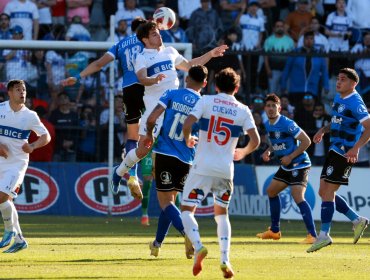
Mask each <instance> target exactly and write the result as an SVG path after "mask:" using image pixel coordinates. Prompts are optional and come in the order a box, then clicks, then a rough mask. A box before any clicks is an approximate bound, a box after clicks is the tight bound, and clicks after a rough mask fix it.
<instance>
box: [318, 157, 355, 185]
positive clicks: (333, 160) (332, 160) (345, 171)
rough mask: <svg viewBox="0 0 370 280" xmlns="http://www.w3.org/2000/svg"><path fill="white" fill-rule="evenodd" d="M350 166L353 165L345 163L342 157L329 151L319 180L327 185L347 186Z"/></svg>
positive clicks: (345, 160)
mask: <svg viewBox="0 0 370 280" xmlns="http://www.w3.org/2000/svg"><path fill="white" fill-rule="evenodd" d="M352 166H353V164H352V163H349V162H347V159H346V158H345V157H344V156H342V155H340V154H338V153H336V152H334V151H333V150H330V151H329V153H328V156H327V157H326V160H325V163H324V166H323V167H322V171H321V176H320V178H321V179H324V181H326V182H329V183H333V184H338V185H346V186H347V185H348V178H349V175H351V170H352Z"/></svg>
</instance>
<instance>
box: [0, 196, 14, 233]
mask: <svg viewBox="0 0 370 280" xmlns="http://www.w3.org/2000/svg"><path fill="white" fill-rule="evenodd" d="M0 211H1V216H2V217H3V221H4V227H5V230H7V231H14V228H13V208H12V203H11V202H10V201H9V200H7V201H5V202H3V203H0Z"/></svg>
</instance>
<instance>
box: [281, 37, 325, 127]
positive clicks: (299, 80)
mask: <svg viewBox="0 0 370 280" xmlns="http://www.w3.org/2000/svg"><path fill="white" fill-rule="evenodd" d="M295 52H297V53H301V54H303V55H302V56H290V57H289V58H288V60H287V62H286V64H285V67H284V71H283V75H282V77H281V80H280V86H281V90H282V92H283V93H288V94H289V100H290V101H291V103H292V104H293V106H295V107H296V105H297V104H300V102H301V100H302V97H303V96H304V95H305V94H306V93H310V94H313V95H314V96H315V97H320V95H321V84H322V85H323V87H324V89H325V93H327V92H328V91H329V74H328V69H327V64H326V60H325V58H323V57H317V56H311V55H312V54H314V53H315V52H316V51H315V49H314V33H313V32H312V31H308V32H306V33H305V34H304V40H303V47H301V48H297V49H296V50H295ZM288 81H289V86H288ZM287 89H289V92H288V90H287ZM306 132H307V131H306Z"/></svg>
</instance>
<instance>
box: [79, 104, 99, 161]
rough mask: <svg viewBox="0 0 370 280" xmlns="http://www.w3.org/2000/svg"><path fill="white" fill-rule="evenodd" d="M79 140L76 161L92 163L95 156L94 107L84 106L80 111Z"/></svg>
mask: <svg viewBox="0 0 370 280" xmlns="http://www.w3.org/2000/svg"><path fill="white" fill-rule="evenodd" d="M79 122H80V126H81V128H82V130H81V132H80V140H79V143H78V149H77V160H78V161H86V162H94V161H96V160H97V156H96V112H95V111H94V107H92V106H89V105H85V106H83V107H82V109H81V113H80V117H79Z"/></svg>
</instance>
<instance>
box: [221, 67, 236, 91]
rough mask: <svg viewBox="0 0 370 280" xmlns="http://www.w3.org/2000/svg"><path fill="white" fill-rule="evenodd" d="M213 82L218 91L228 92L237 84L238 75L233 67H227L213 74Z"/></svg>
mask: <svg viewBox="0 0 370 280" xmlns="http://www.w3.org/2000/svg"><path fill="white" fill-rule="evenodd" d="M215 83H216V86H217V88H218V89H219V90H220V91H222V92H225V93H229V92H232V91H234V90H235V88H236V87H238V86H239V84H240V76H239V75H238V74H237V73H236V72H235V70H234V69H232V68H230V67H227V68H225V69H222V70H221V71H220V72H218V73H217V74H216V75H215Z"/></svg>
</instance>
